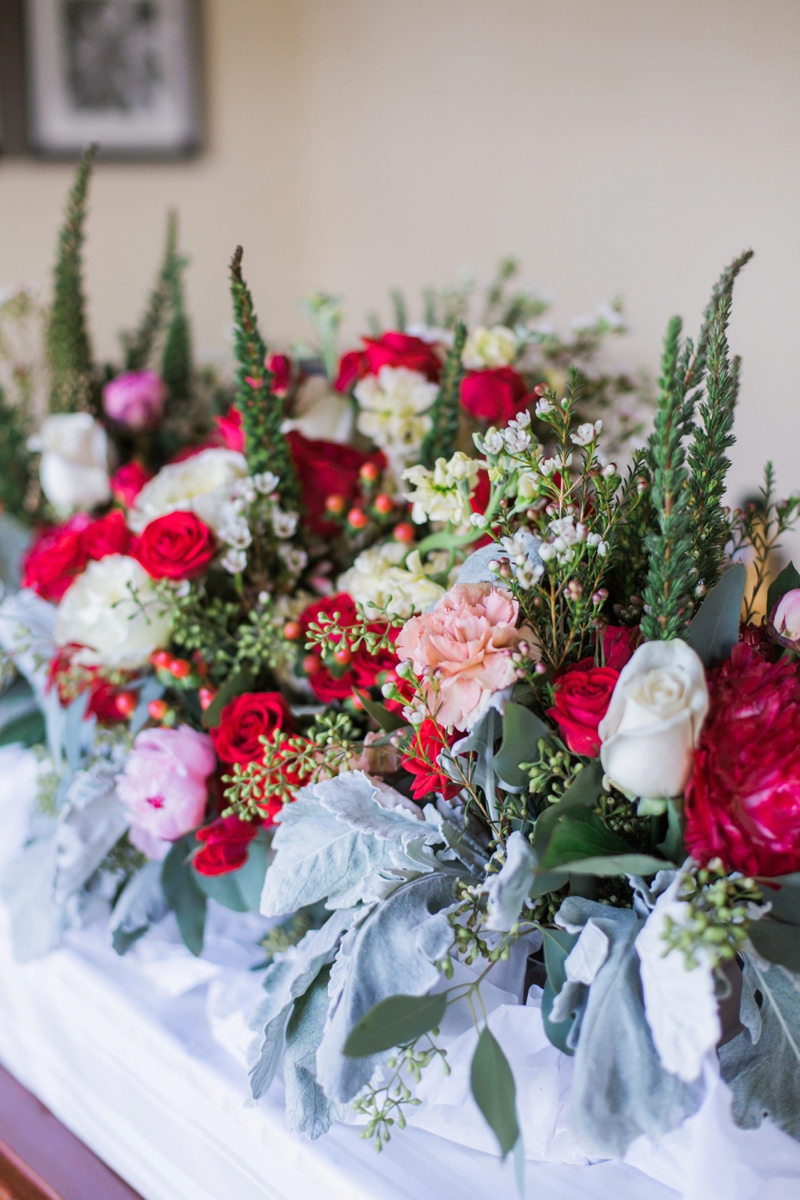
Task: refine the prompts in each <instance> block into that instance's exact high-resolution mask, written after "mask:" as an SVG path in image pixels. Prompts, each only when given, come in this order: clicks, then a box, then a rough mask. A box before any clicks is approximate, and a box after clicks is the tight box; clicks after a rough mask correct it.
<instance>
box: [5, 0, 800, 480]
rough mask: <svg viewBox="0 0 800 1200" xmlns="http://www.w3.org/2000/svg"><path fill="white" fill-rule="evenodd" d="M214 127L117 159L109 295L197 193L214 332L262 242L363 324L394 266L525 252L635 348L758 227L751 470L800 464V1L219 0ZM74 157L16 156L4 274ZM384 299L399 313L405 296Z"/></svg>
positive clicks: (201, 259)
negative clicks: (123, 161)
mask: <svg viewBox="0 0 800 1200" xmlns="http://www.w3.org/2000/svg"><path fill="white" fill-rule="evenodd" d="M206 11H207V38H206V42H207V47H208V79H209V87H208V92H209V116H210V140H209V148H208V152H207V153H206V154H205V155H204V157H202V158H201V159H199V160H197V161H196V162H192V163H188V164H176V165H167V166H144V165H139V166H119V165H116V166H114V165H107V166H103V167H101V168H100V169H99V170H98V173H97V178H96V181H95V184H94V190H93V201H92V203H93V208H92V217H91V225H90V245H89V252H88V278H89V287H90V291H91V295H92V320H93V326H94V329H95V332H96V340H97V343H98V346H99V348H100V349H101V350H102V351H103V352H105V353H110V352H112V350H113V348H114V344H115V342H114V339H115V333H116V330H117V329H119V327H121V326H122V325H124V324H126V323H129V322H130V321H131V320H132V319H134V318H135V315H136V313H137V312H138V308H139V305H140V303H141V301H142V299H143V296H144V293H145V290H146V288H147V286H148V283H149V280H150V277H151V275H152V272H153V270H154V267H155V261H156V258H157V254H158V251H159V247H160V240H161V236H162V221H163V214H164V211H165V209H166V208H167V206H168V205H169V204H176V205H177V206H178V207H179V209H180V211H181V215H182V223H183V237H184V243H185V245H186V246H187V247H188V248H189V250H190V252H191V255H192V267H191V272H190V277H189V280H190V282H189V287H190V293H191V297H190V298H191V307H192V312H193V316H194V321H195V329H196V336H197V342H198V344H199V345H201V346H209V347H212V346H217V347H220V348H221V347H222V346H223V345H224V331H225V327H226V323H227V321H228V305H227V294H226V283H225V266H226V261H227V258H228V256H229V254H230V252H231V249H232V248H233V246H234V245H235V243H236V242H237V241H242V242H243V243H244V245H245V250H246V260H245V261H246V269H247V274H248V276H249V278H250V279H251V282H252V284H253V288H254V291H255V294H256V299H257V303H258V307H259V310H260V312H261V314H262V318H263V323H264V325H265V328H266V329H267V330H268V331H269V332H270V334H271V335H272V336H273V337H274V338H277V339H278V340H286V339H288V338H289V337H291V336H295V335H297V334H299V333H302V332H303V323H302V318H301V317H300V315H299V313H298V312H297V309H296V299H297V298H298V297H299V296H301V295H302V294H303V293H304V292H307V291H310V290H312V289H315V288H323V289H328V290H332V291H337V292H341V293H343V294H345V295H346V296H347V298H348V306H349V318H348V331H349V333H351V334H355V333H357V332H358V330H359V329H360V328H363V323H362V318H363V314H364V313H365V312H366V311H367V310H368V309H369V308H372V307H375V306H376V305H382V306H383V309H384V312H386V303H385V294H386V289H387V287H388V286H390V285H394V284H398V285H401V286H402V287H404V288H406V289H407V290H408V291H409V293H414V292H416V291H418V289H419V288H420V287H421V286H422V285H423V284H426V283H430V282H438V281H442V280H446V279H448V278H452V277H453V275H454V274H455V272H456V270H457V269H458V268H459V266H461V265H462V264H470V265H471V266H473V267H474V268H475V269H476V270H477V271H478V272H479V273H480V274H483V275H485V274H487V273H488V272H489V270H490V269H491V266H492V264H493V263H494V262H495V260H496V259H497V258H498V256H499V255H500V254H502V253H504V252H506V251H509V250H512V251H516V252H518V253H519V254H520V255H521V256H522V257H523V259H524V262H525V267H526V274H527V276H528V277H529V278H530V279H531V281H534V282H536V283H538V284H540V285H541V286H543V287H544V288H546V289H550V290H552V291H554V292H555V293H556V295H557V299H558V313H559V314H560V315H563V316H564V317H569V316H571V315H574V314H576V313H581V312H585V311H586V310H587V309H591V308H592V307H593V306H594V305H595V304H596V303H597V302H599V301H601V300H604V299H607V298H609V297H610V296H612V295H613V294H614V293H616V292H619V293H621V294H622V295H623V296H624V298H625V302H626V307H627V311H628V314H629V317H630V321H631V324H632V326H633V335H632V337H630V338H628V339H627V340H626V341H625V343H621V344H620V345H619V346H618V348H617V355H618V357H619V358H621V359H624V360H625V361H626V362H627V363H628V364H632V365H638V364H646V365H648V366H650V367H651V368H652V369H655V367H656V365H657V355H658V348H659V342H660V338H661V335H662V332H663V329H664V326H665V323H666V319H667V317H668V316H669V315H670V314H671V313H673V312H680V313H683V314H684V315H685V316H686V317H687V319H688V324H689V326H690V327H692V328H694V327H695V326H696V324H697V320H698V317H699V314H700V311H701V309H702V306H703V304H704V302H705V300H706V297H707V295H708V292H709V289H710V285H711V283H712V282H713V280H714V278H715V277H716V275H717V273H718V272H719V269H720V268H721V266H722V265H723V264H724V263H725V262H726V261H728V260H729V259H730V258H732V257H733V255H734V254H736V253H737V252H738V251H739V250H740V249H742V248H743V247H744V246H747V245H752V246H754V247H755V249H756V259H755V261H754V263H753V264H751V266H750V267H748V269H747V273H746V276H745V277H744V278H743V279H742V281H741V285H740V287H739V289H738V294H737V299H736V315H735V318H734V322H733V328H732V340H733V345H734V348H735V349H736V350H737V351H738V352H740V353H741V354H742V355H743V358H744V384H743V394H742V410H741V414H740V419H739V437H740V441H739V445H738V446H737V448H736V450H735V451H734V456H735V469H734V477H733V483H734V490H735V492H737V493H741V490H742V488H743V487H744V486H745V485H746V483H747V482H752V481H754V480H755V478H756V476H757V474H758V473H759V472H760V469H761V463H762V462H763V460H764V459H765V458H766V457H767V456H768V455H772V456H773V457H774V458H775V461H776V465H777V467H778V470H779V478H780V482H781V484H782V486H783V488H784V489H785V490H787V491H788V490H789V488H790V487H798V488H800V456H798V454H797V452H796V450H795V438H794V436H793V435H794V428H795V425H796V419H795V418H794V414H795V413H796V411H797V401H796V377H797V371H796V366H795V342H796V338H797V332H796V331H797V330H798V328H799V327H800V287H798V275H799V274H800V272H799V271H798V268H799V267H800V157H799V155H800V149H799V148H800V4H798V3H797V0H670V2H669V3H664V2H663V0H658V2H656V0H491V3H487V2H485V0H484V2H483V3H480V2H479V0H284V2H283V3H281V2H280V0H207V4H206ZM69 174H70V172H69V169H68V168H66V167H63V166H53V165H46V164H35V163H12V162H0V218H1V219H2V225H1V226H0V283H10V282H13V281H15V280H18V279H38V280H41V281H43V282H46V281H47V279H48V275H49V269H50V263H51V258H52V252H53V246H54V240H55V231H56V227H57V221H58V215H59V211H60V208H61V205H62V199H63V194H64V191H65V188H66V186H67V183H68V179H69ZM387 315H388V314H387Z"/></svg>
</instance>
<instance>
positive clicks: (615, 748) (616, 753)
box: [598, 547, 708, 799]
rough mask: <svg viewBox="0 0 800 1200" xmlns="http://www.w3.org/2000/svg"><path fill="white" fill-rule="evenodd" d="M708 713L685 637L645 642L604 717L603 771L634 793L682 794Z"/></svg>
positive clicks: (698, 665)
mask: <svg viewBox="0 0 800 1200" xmlns="http://www.w3.org/2000/svg"><path fill="white" fill-rule="evenodd" d="M598 549H599V547H598ZM707 712H708V689H707V687H706V676H705V671H704V670H703V664H702V662H701V661H700V659H699V658H698V656H697V654H695V652H694V650H692V649H691V647H689V646H687V645H686V643H685V642H682V641H680V639H675V640H674V641H669V642H645V643H644V645H643V646H640V647H639V649H638V650H637V651H636V652H635V654H634V655H633V658H632V659H631V660H630V662H629V663H628V664H627V666H625V667H623V669H622V673H621V674H620V677H619V679H618V680H617V684H616V687H615V688H614V692H613V695H612V697H611V703H610V704H609V706H608V712H607V713H606V715H605V716H604V717H603V720H602V721H601V722H600V726H599V734H600V740H601V742H602V746H601V748H600V761H601V762H602V764H603V770H604V771H605V773H606V775H607V776H608V778H609V779H610V781H611V782H612V783H613V784H614V785H615V786H616V787H618V788H619V789H620V790H621V791H623V792H627V793H629V794H630V795H632V796H643V797H647V798H651V799H652V798H658V797H662V796H680V794H681V793H682V791H683V789H684V787H685V785H686V781H687V779H688V778H689V774H690V772H691V769H692V759H693V757H694V749H695V746H696V745H697V742H698V738H699V737H700V729H701V727H702V724H703V721H704V719H705V715H706V713H707Z"/></svg>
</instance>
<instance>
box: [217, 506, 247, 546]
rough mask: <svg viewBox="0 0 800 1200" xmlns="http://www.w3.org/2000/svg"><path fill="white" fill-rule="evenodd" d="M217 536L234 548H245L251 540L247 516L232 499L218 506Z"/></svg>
mask: <svg viewBox="0 0 800 1200" xmlns="http://www.w3.org/2000/svg"><path fill="white" fill-rule="evenodd" d="M217 536H218V537H219V539H220V541H221V542H225V543H226V544H227V545H228V546H233V547H234V549H236V550H246V549H247V547H248V546H249V545H250V543H251V542H252V540H253V535H252V533H251V532H250V526H249V525H248V523H247V518H246V517H245V516H244V514H243V513H242V510H241V508H240V507H239V505H238V504H236V503H235V502H234V501H228V502H227V503H226V504H223V505H222V506H221V508H220V512H219V519H218V521H217Z"/></svg>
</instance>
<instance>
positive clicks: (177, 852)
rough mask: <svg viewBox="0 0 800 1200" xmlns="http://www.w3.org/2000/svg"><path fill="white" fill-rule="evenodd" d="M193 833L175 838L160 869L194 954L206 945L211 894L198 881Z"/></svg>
mask: <svg viewBox="0 0 800 1200" xmlns="http://www.w3.org/2000/svg"><path fill="white" fill-rule="evenodd" d="M193 844H194V834H193V833H191V834H188V835H187V836H186V837H184V838H181V840H180V841H179V842H175V844H174V846H173V847H172V849H171V850H170V852H169V854H168V855H167V857H166V858H165V859H164V866H163V867H162V869H161V886H162V888H163V889H164V895H165V896H166V898H167V903H168V904H169V906H170V908H171V909H172V911H173V912H174V913H175V916H176V917H177V920H178V928H179V929H180V933H181V937H182V938H183V941H184V944H185V946H186V949H187V950H190V951H191V952H192V954H194V955H195V956H196V955H198V954H200V952H201V950H202V949H203V935H204V933H205V925H206V906H207V904H208V897H207V896H206V894H205V892H204V891H203V889H202V888H201V887H200V885H199V883H198V882H197V878H198V876H197V872H196V871H195V870H194V869H193V867H192V864H191V858H190V855H191V850H192V846H193Z"/></svg>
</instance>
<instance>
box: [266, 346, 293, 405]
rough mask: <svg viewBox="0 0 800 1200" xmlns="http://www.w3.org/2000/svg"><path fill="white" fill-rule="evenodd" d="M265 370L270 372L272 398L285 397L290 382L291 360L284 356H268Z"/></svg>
mask: <svg viewBox="0 0 800 1200" xmlns="http://www.w3.org/2000/svg"><path fill="white" fill-rule="evenodd" d="M267 370H268V371H271V372H272V387H271V388H270V391H271V392H272V394H273V396H285V395H286V393H287V392H288V390H289V384H290V383H291V382H292V360H291V359H290V358H289V357H288V356H287V355H285V354H270V356H269V358H268V359H267Z"/></svg>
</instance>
